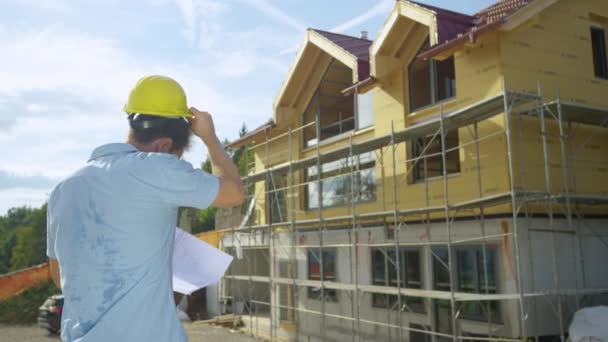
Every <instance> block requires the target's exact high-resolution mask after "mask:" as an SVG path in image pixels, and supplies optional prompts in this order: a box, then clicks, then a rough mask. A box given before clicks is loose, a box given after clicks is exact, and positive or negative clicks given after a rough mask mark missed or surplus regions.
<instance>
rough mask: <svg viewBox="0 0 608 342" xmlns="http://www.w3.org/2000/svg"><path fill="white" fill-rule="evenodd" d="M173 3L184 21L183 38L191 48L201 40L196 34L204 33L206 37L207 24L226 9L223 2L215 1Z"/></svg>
mask: <svg viewBox="0 0 608 342" xmlns="http://www.w3.org/2000/svg"><path fill="white" fill-rule="evenodd" d="M174 1H175V4H176V5H177V7H178V8H179V10H180V12H181V14H182V17H183V19H184V25H185V28H184V36H185V37H186V39H187V40H188V41H189V42H190V44H191V45H192V46H196V45H198V44H199V40H201V41H202V40H203V38H202V36H197V34H198V33H201V34H202V33H205V37H207V36H208V35H207V34H208V33H209V32H207V31H209V27H208V24H207V22H208V21H209V20H210V19H212V18H214V17H217V16H218V15H220V14H221V13H223V12H225V11H226V10H227V9H228V5H227V4H226V3H225V2H220V1H215V0H174ZM197 23H199V24H197ZM199 29H200V31H199Z"/></svg>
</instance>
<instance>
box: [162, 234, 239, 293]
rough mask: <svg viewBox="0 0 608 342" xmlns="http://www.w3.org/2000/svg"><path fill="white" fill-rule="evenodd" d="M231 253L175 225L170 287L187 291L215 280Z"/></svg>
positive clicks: (224, 267) (225, 266)
mask: <svg viewBox="0 0 608 342" xmlns="http://www.w3.org/2000/svg"><path fill="white" fill-rule="evenodd" d="M231 262H232V256H230V255H228V254H226V253H224V252H222V251H220V250H219V249H217V248H214V247H213V246H211V245H209V244H208V243H206V242H204V241H201V240H200V239H197V238H196V237H194V236H192V235H190V234H189V233H187V232H186V231H184V230H182V229H180V228H176V232H175V245H174V249H173V291H175V292H179V293H183V294H186V295H190V294H191V293H192V292H194V291H196V290H198V289H202V288H203V287H207V286H209V285H211V284H215V283H217V282H218V281H219V280H220V278H221V277H222V276H223V275H224V273H225V272H226V270H227V269H228V266H229V265H230V263H231Z"/></svg>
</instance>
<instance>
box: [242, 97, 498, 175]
mask: <svg viewBox="0 0 608 342" xmlns="http://www.w3.org/2000/svg"><path fill="white" fill-rule="evenodd" d="M504 98H505V94H504V93H500V94H498V95H495V96H493V97H489V98H487V99H484V100H481V101H479V102H476V103H474V104H472V105H469V106H467V107H464V108H462V109H459V110H456V111H453V112H449V113H444V115H443V121H444V125H445V128H446V129H454V128H459V127H463V126H467V125H471V124H473V123H475V122H478V121H482V120H485V119H488V118H490V117H493V116H495V115H498V114H500V113H502V112H504ZM440 123H441V118H440V114H437V115H435V116H433V117H431V118H429V119H428V120H425V121H423V122H420V123H418V124H416V125H414V126H411V127H408V128H405V129H403V130H400V131H398V132H395V134H394V137H395V141H394V142H395V143H402V142H405V141H410V140H413V139H416V138H421V137H425V136H428V135H432V134H434V133H435V132H437V131H438V130H439V128H440ZM391 139H392V138H391V136H390V135H385V136H381V137H376V138H372V139H369V140H366V141H363V142H360V143H356V144H353V145H352V152H353V153H354V154H361V153H366V152H371V151H375V150H377V149H380V148H382V147H386V146H388V145H390V144H391V142H392V141H391ZM350 153H351V147H350V146H346V147H342V148H338V149H335V150H333V151H330V152H327V153H323V154H321V155H320V156H319V160H320V161H321V163H326V162H330V161H334V160H338V159H341V158H345V157H348V156H349V155H350ZM315 165H317V156H316V155H315V156H311V157H308V158H304V159H300V160H296V161H293V162H292V163H291V168H292V169H293V170H299V169H304V168H307V167H312V166H315ZM289 169H290V163H289V162H286V163H282V164H279V165H275V166H273V167H270V168H267V169H266V170H263V171H260V172H257V173H255V174H253V175H250V176H248V178H249V182H258V181H262V180H264V179H265V177H266V173H267V172H272V173H279V174H280V173H286V172H288V171H289ZM246 178H247V177H245V178H243V180H245V179H246Z"/></svg>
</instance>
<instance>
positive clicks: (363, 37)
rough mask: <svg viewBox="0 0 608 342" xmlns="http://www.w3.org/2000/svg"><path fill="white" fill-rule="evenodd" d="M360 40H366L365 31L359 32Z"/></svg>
mask: <svg viewBox="0 0 608 342" xmlns="http://www.w3.org/2000/svg"><path fill="white" fill-rule="evenodd" d="M359 38H361V39H368V38H367V31H361V37H359Z"/></svg>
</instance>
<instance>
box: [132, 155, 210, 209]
mask: <svg viewBox="0 0 608 342" xmlns="http://www.w3.org/2000/svg"><path fill="white" fill-rule="evenodd" d="M146 159H148V160H147V161H146V162H145V163H144V168H145V169H142V168H138V170H137V172H136V173H135V174H134V175H135V176H136V177H138V178H140V180H143V179H145V182H147V183H149V184H150V185H152V186H153V187H154V188H155V191H156V193H157V195H158V196H159V199H160V200H161V201H162V202H165V203H167V204H169V205H172V206H176V207H193V208H198V209H204V208H207V207H209V206H210V205H211V203H213V201H214V200H215V197H216V196H217V193H218V191H219V187H220V182H219V178H218V177H216V176H213V175H210V174H208V173H206V172H204V171H203V170H201V169H195V168H193V167H192V165H191V164H190V163H188V162H186V161H184V160H180V159H177V158H176V157H175V156H172V155H168V154H158V153H154V154H150V155H149V156H148V158H146Z"/></svg>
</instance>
